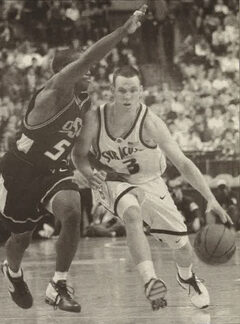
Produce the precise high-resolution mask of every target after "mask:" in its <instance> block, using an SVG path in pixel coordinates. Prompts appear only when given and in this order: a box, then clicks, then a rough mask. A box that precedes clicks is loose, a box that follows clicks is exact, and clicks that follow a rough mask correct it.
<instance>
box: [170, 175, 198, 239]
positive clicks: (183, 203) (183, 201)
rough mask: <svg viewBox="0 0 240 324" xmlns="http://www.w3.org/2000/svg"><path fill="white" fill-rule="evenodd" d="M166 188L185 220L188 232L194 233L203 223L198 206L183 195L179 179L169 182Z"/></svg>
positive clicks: (190, 198)
mask: <svg viewBox="0 0 240 324" xmlns="http://www.w3.org/2000/svg"><path fill="white" fill-rule="evenodd" d="M168 187H169V191H170V193H171V195H172V198H173V200H174V203H175V205H176V206H177V209H178V210H179V211H180V212H181V214H182V216H183V217H184V219H185V224H186V225H187V229H188V232H190V233H196V232H197V231H198V230H199V229H200V227H201V223H203V219H202V215H201V212H200V209H199V206H198V205H197V204H196V202H195V201H194V200H193V199H192V197H190V196H187V195H186V194H183V191H182V183H181V181H180V180H179V179H173V180H169V181H168Z"/></svg>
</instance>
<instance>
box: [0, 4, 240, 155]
mask: <svg viewBox="0 0 240 324" xmlns="http://www.w3.org/2000/svg"><path fill="white" fill-rule="evenodd" d="M110 5H111V1H108V0H91V1H73V0H62V1H59V0H52V1H41V0H36V1H31V0H25V1H19V0H12V1H6V0H5V1H4V0H3V1H2V2H1V12H2V16H1V20H0V49H1V50H0V75H1V77H0V153H1V154H3V153H4V152H5V151H6V150H7V149H8V148H9V146H11V144H12V141H13V140H14V138H15V135H16V133H17V131H18V129H19V126H20V122H19V121H20V118H21V117H22V115H23V113H24V112H25V109H26V107H27V102H28V100H29V97H30V96H31V94H32V93H33V92H34V91H35V90H36V89H38V88H39V87H41V85H42V84H44V82H45V80H47V79H48V78H49V77H50V76H51V74H52V72H51V68H50V63H51V59H52V57H53V55H54V51H55V48H56V47H58V48H59V47H64V46H71V47H73V48H75V49H79V50H80V49H82V48H84V47H85V48H86V47H87V46H89V45H91V44H92V43H93V42H95V41H96V40H97V39H99V38H100V37H102V36H104V35H105V34H107V33H108V32H109V23H108V15H109V8H110ZM192 11H193V15H192V16H193V17H194V25H195V26H194V29H193V31H194V32H192V33H191V34H189V35H188V36H187V37H186V39H185V41H184V42H183V45H182V47H181V48H180V49H179V50H177V51H176V53H175V58H174V65H175V68H177V69H178V71H179V72H180V74H181V84H179V86H178V87H177V88H176V87H175V88H174V89H171V88H170V87H169V84H168V83H166V82H163V83H162V84H156V85H155V86H152V87H147V88H145V91H144V100H145V102H146V104H147V105H148V106H149V107H150V108H151V109H152V110H153V111H154V112H155V113H156V114H157V115H159V116H160V117H161V118H163V119H164V120H165V121H166V122H167V124H168V126H169V129H170V132H171V133H172V135H173V137H174V138H175V139H176V141H177V142H178V143H179V145H180V147H181V148H182V149H183V150H184V151H213V150H214V151H218V152H219V158H223V159H226V158H235V157H236V156H237V155H238V154H239V144H240V143H239V116H238V105H239V96H238V88H239V61H238V56H239V37H238V26H237V21H238V16H239V12H238V4H237V2H236V1H226V2H224V1H223V0H217V1H208V0H199V1H197V2H196V3H195V5H194V6H192ZM152 17H153V14H152V12H150V13H149V17H148V18H149V19H148V21H152V22H153V26H155V27H156V21H155V20H153V19H152ZM146 45H147V44H145V45H144V46H146ZM120 64H121V65H123V64H130V65H133V66H135V67H138V66H139V48H138V47H136V44H134V43H133V41H132V39H129V38H128V37H125V38H124V39H123V40H122V42H121V43H120V44H119V45H118V46H117V47H116V48H115V49H113V50H112V52H111V53H110V54H109V55H108V56H107V57H105V58H104V59H103V60H101V61H100V63H99V64H97V65H96V66H95V67H94V69H93V71H92V73H93V76H94V83H93V88H92V100H93V104H95V105H98V104H100V103H102V102H104V101H107V100H111V91H110V87H109V82H110V80H111V73H112V71H113V69H114V68H115V67H117V66H119V65H120Z"/></svg>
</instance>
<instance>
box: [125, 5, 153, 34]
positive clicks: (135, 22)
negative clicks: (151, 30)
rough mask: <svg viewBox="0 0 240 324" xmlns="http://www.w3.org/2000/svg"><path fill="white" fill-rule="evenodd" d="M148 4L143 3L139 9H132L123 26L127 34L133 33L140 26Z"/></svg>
mask: <svg viewBox="0 0 240 324" xmlns="http://www.w3.org/2000/svg"><path fill="white" fill-rule="evenodd" d="M147 8H148V6H147V5H146V4H145V5H143V6H142V7H141V8H140V9H138V10H136V11H134V13H133V15H132V16H131V17H130V18H129V19H128V20H127V21H126V23H125V24H124V27H125V28H126V29H127V31H128V33H129V34H133V33H135V31H136V30H137V29H138V28H139V27H140V26H141V24H142V21H143V18H144V16H145V13H146V11H147Z"/></svg>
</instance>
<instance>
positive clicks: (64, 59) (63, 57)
mask: <svg viewBox="0 0 240 324" xmlns="http://www.w3.org/2000/svg"><path fill="white" fill-rule="evenodd" d="M78 58H79V52H77V51H75V50H73V49H70V48H68V49H63V50H57V51H56V53H55V55H54V58H53V61H52V70H53V72H54V73H58V72H59V71H61V70H62V69H63V68H64V67H65V66H66V65H68V64H70V63H72V62H74V61H76V60H77V59H78Z"/></svg>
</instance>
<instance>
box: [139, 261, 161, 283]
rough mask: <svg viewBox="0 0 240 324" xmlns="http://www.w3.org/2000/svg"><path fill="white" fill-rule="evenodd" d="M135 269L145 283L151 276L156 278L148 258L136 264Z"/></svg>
mask: <svg viewBox="0 0 240 324" xmlns="http://www.w3.org/2000/svg"><path fill="white" fill-rule="evenodd" d="M137 269H138V272H139V274H140V276H141V278H142V280H143V282H144V284H146V283H147V282H148V281H149V280H150V279H152V278H157V276H156V273H155V270H154V266H153V262H152V261H150V260H146V261H143V262H141V263H139V264H137Z"/></svg>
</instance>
